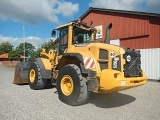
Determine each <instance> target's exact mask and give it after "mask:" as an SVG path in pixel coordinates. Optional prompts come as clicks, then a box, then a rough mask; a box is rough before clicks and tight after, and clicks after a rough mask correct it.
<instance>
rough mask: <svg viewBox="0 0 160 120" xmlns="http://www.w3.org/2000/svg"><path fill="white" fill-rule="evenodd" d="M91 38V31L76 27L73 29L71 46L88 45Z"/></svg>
mask: <svg viewBox="0 0 160 120" xmlns="http://www.w3.org/2000/svg"><path fill="white" fill-rule="evenodd" d="M91 36H92V32H91V31H88V30H85V29H82V28H78V27H76V26H74V27H73V40H72V41H73V44H80V43H88V42H90V41H91V38H92V37H91Z"/></svg>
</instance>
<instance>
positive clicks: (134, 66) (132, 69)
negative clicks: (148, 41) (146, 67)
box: [123, 48, 142, 77]
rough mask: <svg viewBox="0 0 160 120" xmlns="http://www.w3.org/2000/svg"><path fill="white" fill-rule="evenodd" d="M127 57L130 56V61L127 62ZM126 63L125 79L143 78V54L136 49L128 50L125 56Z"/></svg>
mask: <svg viewBox="0 0 160 120" xmlns="http://www.w3.org/2000/svg"><path fill="white" fill-rule="evenodd" d="M127 56H130V58H131V59H130V61H128V60H127ZM123 58H124V59H125V61H126V63H125V64H124V76H125V77H140V76H142V69H141V59H140V58H141V54H140V51H137V50H134V49H129V48H128V49H126V53H125V54H124V55H123Z"/></svg>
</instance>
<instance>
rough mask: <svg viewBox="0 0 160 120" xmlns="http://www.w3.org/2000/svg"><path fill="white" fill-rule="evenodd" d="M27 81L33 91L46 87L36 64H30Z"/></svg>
mask: <svg viewBox="0 0 160 120" xmlns="http://www.w3.org/2000/svg"><path fill="white" fill-rule="evenodd" d="M28 80H29V81H28V83H29V86H30V88H31V89H33V90H36V89H37V90H38V89H43V88H44V87H46V85H47V80H45V79H43V78H42V77H41V73H40V66H39V64H38V63H37V62H33V63H31V65H30V68H29V72H28Z"/></svg>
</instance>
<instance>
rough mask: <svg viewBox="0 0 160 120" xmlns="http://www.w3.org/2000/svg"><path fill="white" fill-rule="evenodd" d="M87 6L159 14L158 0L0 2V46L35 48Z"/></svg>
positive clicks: (75, 17) (18, 0) (14, 0)
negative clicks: (24, 44)
mask: <svg viewBox="0 0 160 120" xmlns="http://www.w3.org/2000/svg"><path fill="white" fill-rule="evenodd" d="M89 7H96V8H106V9H116V10H129V11H140V12H149V13H158V14H160V0H0V43H2V42H5V41H9V42H10V43H11V44H12V45H13V46H15V47H16V46H18V45H19V44H20V43H22V42H24V40H25V41H26V42H30V43H32V44H33V45H34V46H36V47H40V46H41V44H43V43H44V42H46V41H48V40H50V39H51V31H52V30H53V29H54V28H56V27H57V26H59V25H61V24H65V23H67V22H70V21H73V20H77V19H78V18H79V17H80V16H82V15H83V14H84V13H85V12H86V11H87V10H88V9H89Z"/></svg>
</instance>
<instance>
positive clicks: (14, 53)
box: [8, 50, 20, 61]
mask: <svg viewBox="0 0 160 120" xmlns="http://www.w3.org/2000/svg"><path fill="white" fill-rule="evenodd" d="M8 57H9V59H10V60H11V61H12V60H18V59H19V58H20V54H19V53H18V52H17V51H16V50H14V51H11V52H9V55H8Z"/></svg>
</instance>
